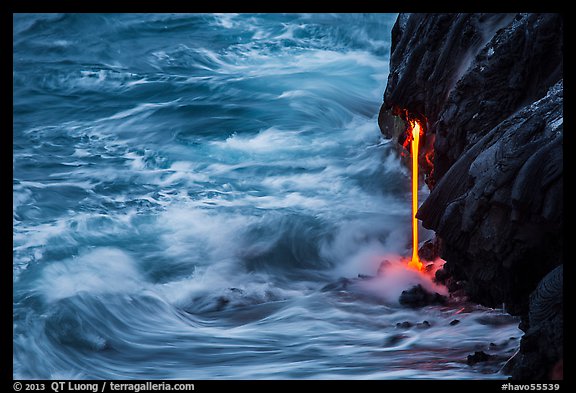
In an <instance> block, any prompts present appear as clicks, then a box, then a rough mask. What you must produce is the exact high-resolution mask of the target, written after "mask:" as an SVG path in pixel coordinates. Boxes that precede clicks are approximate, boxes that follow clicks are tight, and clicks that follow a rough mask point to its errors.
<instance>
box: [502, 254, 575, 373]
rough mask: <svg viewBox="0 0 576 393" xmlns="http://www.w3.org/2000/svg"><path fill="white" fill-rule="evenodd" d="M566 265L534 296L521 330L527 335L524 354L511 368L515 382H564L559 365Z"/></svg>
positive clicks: (536, 291)
mask: <svg viewBox="0 0 576 393" xmlns="http://www.w3.org/2000/svg"><path fill="white" fill-rule="evenodd" d="M562 278H563V265H560V266H558V267H557V268H556V269H554V270H553V271H551V272H550V273H548V274H547V275H546V277H544V278H543V279H542V281H541V282H540V284H539V285H538V287H537V288H536V290H535V291H534V292H533V293H532V294H531V295H530V310H529V313H528V318H527V321H525V322H524V323H523V324H522V325H521V327H522V328H523V330H524V331H525V332H526V334H525V335H524V336H523V337H522V340H521V342H520V351H519V352H518V354H517V355H516V356H515V357H514V358H513V359H512V360H511V361H510V362H509V364H508V365H507V369H508V371H509V372H510V373H511V374H512V377H513V378H514V379H548V378H554V379H556V378H558V377H560V378H562V374H561V373H562V370H561V369H560V375H558V365H562V363H563V355H564V351H563V345H562V342H563V340H564V333H563V327H564V313H563V308H564V301H563V280H562Z"/></svg>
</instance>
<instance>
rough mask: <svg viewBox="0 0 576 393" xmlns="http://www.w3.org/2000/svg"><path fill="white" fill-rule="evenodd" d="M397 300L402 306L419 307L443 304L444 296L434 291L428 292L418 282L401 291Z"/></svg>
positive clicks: (444, 301)
mask: <svg viewBox="0 0 576 393" xmlns="http://www.w3.org/2000/svg"><path fill="white" fill-rule="evenodd" d="M398 301H399V302H400V304H401V305H403V306H407V307H412V308H419V307H424V306H429V305H432V304H445V303H446V297H445V296H442V295H440V294H439V293H436V292H434V293H431V292H428V291H427V290H425V289H424V288H423V287H422V285H420V284H418V285H415V286H413V287H412V288H410V289H408V290H405V291H402V293H401V294H400V298H399V299H398Z"/></svg>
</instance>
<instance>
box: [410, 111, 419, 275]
mask: <svg viewBox="0 0 576 393" xmlns="http://www.w3.org/2000/svg"><path fill="white" fill-rule="evenodd" d="M408 125H409V129H408V131H409V132H410V134H409V135H411V142H410V147H411V153H412V259H411V260H410V262H409V263H408V266H409V267H411V268H414V269H416V270H418V271H420V270H422V262H420V257H419V256H418V220H417V219H416V212H417V211H418V149H419V146H418V145H419V143H420V133H421V132H422V126H421V125H420V122H419V121H418V120H416V119H415V120H409V121H408Z"/></svg>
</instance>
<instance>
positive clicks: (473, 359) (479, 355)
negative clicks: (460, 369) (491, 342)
mask: <svg viewBox="0 0 576 393" xmlns="http://www.w3.org/2000/svg"><path fill="white" fill-rule="evenodd" d="M493 357H494V356H493V355H489V354H487V353H486V352H484V351H476V352H474V355H468V357H467V358H466V363H468V364H469V365H470V366H472V365H474V364H476V363H480V362H486V361H488V360H490V359H492V358H493Z"/></svg>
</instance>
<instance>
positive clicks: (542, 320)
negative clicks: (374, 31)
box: [379, 13, 563, 379]
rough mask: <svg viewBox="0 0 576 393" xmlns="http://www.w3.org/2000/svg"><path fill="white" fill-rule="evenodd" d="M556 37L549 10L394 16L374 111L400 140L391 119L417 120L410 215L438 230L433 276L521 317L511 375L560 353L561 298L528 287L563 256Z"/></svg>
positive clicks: (535, 368) (527, 373) (399, 128)
mask: <svg viewBox="0 0 576 393" xmlns="http://www.w3.org/2000/svg"><path fill="white" fill-rule="evenodd" d="M562 37H563V18H562V16H561V15H559V14H538V13H521V14H400V15H399V17H398V20H397V22H396V25H395V26H394V28H393V31H392V48H391V58H390V74H389V77H388V84H387V87H386V91H385V93H384V104H383V105H382V108H381V112H380V116H379V125H380V128H381V130H382V133H383V134H384V135H385V136H387V137H390V138H395V139H397V140H398V142H400V143H402V142H403V140H404V139H405V136H404V130H405V123H404V122H403V121H402V118H404V120H405V118H406V117H407V116H409V117H411V118H418V119H420V121H421V122H422V123H423V125H424V130H425V136H424V138H423V139H424V143H423V146H427V148H425V149H423V151H421V155H420V157H419V162H420V164H421V167H422V169H423V170H424V172H425V175H426V180H427V184H428V185H429V186H430V188H431V193H430V195H429V197H428V198H427V199H426V200H425V201H424V203H423V204H422V205H421V207H420V209H419V211H418V214H417V217H418V218H419V219H420V220H421V221H422V224H423V226H424V227H426V228H429V229H432V230H434V231H436V235H437V237H438V238H440V239H441V242H440V244H441V245H440V255H441V257H442V258H443V259H444V260H446V264H445V266H444V268H443V269H442V270H441V271H439V272H438V273H437V277H436V278H437V280H438V281H439V282H440V281H443V282H445V283H447V284H450V285H451V286H452V288H449V289H451V290H457V287H458V286H460V287H462V288H463V289H464V290H465V292H466V294H467V295H468V296H469V298H470V299H471V300H472V301H475V302H478V303H481V304H483V305H486V306H490V307H494V308H502V307H503V306H504V307H505V309H506V311H508V312H510V313H511V314H513V315H519V316H522V317H523V323H522V325H521V328H522V329H523V330H525V331H526V335H525V336H524V338H523V339H522V345H521V347H520V354H522V356H517V357H516V359H515V361H514V362H513V363H514V366H512V365H511V366H510V367H509V372H510V373H511V374H512V375H513V377H514V378H521V379H529V378H548V377H550V371H549V370H550V368H551V367H556V368H558V367H559V366H558V364H559V363H558V362H561V359H562V350H561V348H562V342H561V340H560V339H561V334H559V333H558V332H560V331H561V328H560V327H561V326H562V323H563V320H562V318H563V317H562V311H561V310H562V307H560V306H558V305H556V306H554V307H543V306H542V304H549V302H548V303H547V302H546V301H544V300H542V299H543V298H546V297H545V296H544V297H542V296H540V295H534V294H535V293H540V294H541V293H542V291H543V290H542V289H540V290H538V291H537V290H536V289H537V287H539V283H541V281H542V280H543V279H544V277H545V276H546V275H547V274H548V273H549V272H551V271H553V270H554V269H555V268H557V267H558V266H559V265H561V264H562V260H563V254H562V249H563V79H562V78H563V69H562V63H563V38H562ZM426 149H433V151H432V154H430V151H426ZM425 156H427V157H428V158H430V157H432V160H433V165H432V166H431V165H429V164H425V161H426V159H425ZM431 251H433V247H432V246H431V245H429V246H427V248H426V249H425V250H424V252H425V253H426V252H431ZM555 274H556V275H557V276H559V277H561V276H562V270H561V269H560V271H559V272H557V273H555ZM456 283H458V285H456ZM541 285H544V284H541ZM548 288H550V286H548ZM535 291H536V292H535ZM531 294H532V295H531ZM411 296H412V298H417V296H416V295H414V294H413V295H411ZM555 296H556V297H557V296H558V295H555ZM408 298H410V296H409V297H408ZM413 303H417V301H413ZM542 309H546V312H544V311H542ZM534 310H537V311H534ZM529 314H530V315H531V316H532V317H529ZM540 315H543V316H540ZM534 318H536V319H534ZM534 320H536V321H537V323H535V322H534ZM559 329H560V330H559ZM553 345H554V346H555V347H556V348H558V347H559V348H560V350H557V349H554V350H552V349H550V346H553ZM540 369H542V370H544V371H540Z"/></svg>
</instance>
